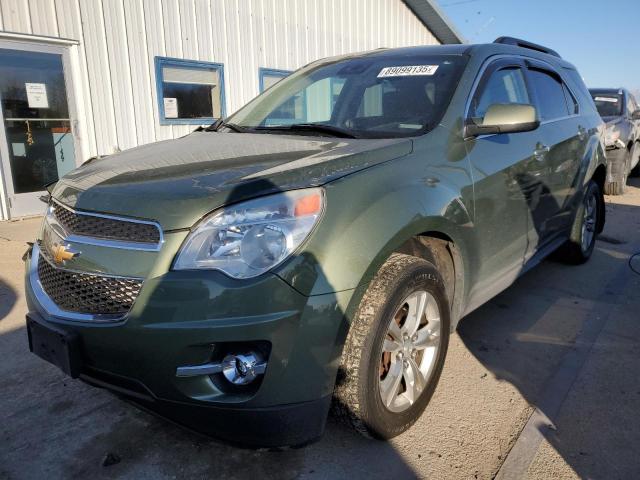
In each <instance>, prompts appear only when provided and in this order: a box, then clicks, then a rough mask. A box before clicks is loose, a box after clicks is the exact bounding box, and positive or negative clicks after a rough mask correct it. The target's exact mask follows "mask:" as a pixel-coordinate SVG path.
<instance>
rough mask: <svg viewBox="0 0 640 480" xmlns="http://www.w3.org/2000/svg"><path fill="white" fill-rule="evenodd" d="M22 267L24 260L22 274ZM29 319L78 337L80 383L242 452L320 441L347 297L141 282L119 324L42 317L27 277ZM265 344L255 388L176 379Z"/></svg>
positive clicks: (223, 281) (275, 287) (270, 286)
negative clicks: (183, 371) (191, 368)
mask: <svg viewBox="0 0 640 480" xmlns="http://www.w3.org/2000/svg"><path fill="white" fill-rule="evenodd" d="M31 261H32V258H30V257H28V258H27V271H29V270H30V268H29V267H30V262H31ZM26 294H27V303H28V306H29V311H30V314H29V315H30V316H31V317H32V318H36V319H37V321H39V322H41V323H43V324H45V325H47V324H50V325H55V327H56V328H58V329H61V330H63V331H66V332H69V333H71V334H73V335H76V336H78V337H79V338H80V345H81V347H80V350H81V356H82V369H81V372H80V378H81V379H82V380H84V381H86V382H88V383H91V384H94V385H96V386H100V387H105V388H109V389H111V390H113V391H115V392H117V393H119V394H121V395H124V396H126V397H128V398H130V399H132V400H133V401H135V402H136V403H138V404H140V405H141V406H143V407H144V408H146V409H149V410H152V411H155V412H157V413H159V414H161V415H163V416H166V417H169V418H170V419H172V420H175V421H177V422H179V423H183V424H185V425H187V426H189V427H191V428H194V429H196V430H199V431H201V432H204V433H207V434H209V435H213V436H216V437H219V438H222V439H225V440H227V441H230V442H234V443H242V444H245V445H250V446H284V445H299V444H304V443H307V442H309V441H312V440H314V439H315V438H317V437H319V436H320V435H321V434H322V431H323V429H324V424H325V420H326V415H327V412H328V408H329V404H330V399H331V394H332V391H333V387H334V382H335V378H336V373H337V369H338V366H339V362H340V355H341V351H342V344H343V341H344V338H345V336H346V331H347V328H348V326H347V324H346V321H345V316H344V313H343V312H344V309H345V306H346V305H347V304H348V303H349V301H350V299H351V295H352V291H346V292H339V293H333V294H327V295H318V296H312V297H306V296H304V295H302V294H300V293H298V292H297V291H296V290H294V289H293V288H291V287H290V286H289V285H288V284H287V283H285V282H284V281H283V280H281V279H280V278H279V277H277V276H275V275H264V276H262V277H260V278H258V279H255V280H252V281H237V280H232V279H230V278H228V277H226V276H224V275H223V274H221V273H219V272H198V271H193V272H186V271H184V272H173V271H172V272H167V273H165V274H163V275H160V276H158V277H154V278H148V279H146V280H145V282H144V286H143V288H142V291H141V292H140V295H139V297H138V298H137V300H136V302H135V304H134V306H133V308H132V309H131V311H130V312H129V314H128V315H127V316H126V317H125V318H124V319H123V320H121V321H117V322H110V323H95V322H93V323H92V322H86V321H77V320H75V321H74V320H67V319H64V318H59V317H55V316H53V315H51V314H50V313H49V312H48V311H47V310H45V308H44V307H43V305H42V304H41V303H40V302H38V300H37V299H36V296H35V294H34V289H33V288H32V285H31V280H30V278H29V276H28V275H27V277H26ZM256 343H260V344H262V345H268V346H269V348H268V366H267V369H266V372H265V374H264V377H263V378H262V379H261V381H260V382H259V384H257V385H253V386H251V385H250V387H251V388H248V389H238V388H228V387H229V386H228V385H224V382H221V380H220V378H214V377H210V376H207V375H202V376H197V377H186V378H185V377H177V376H176V369H177V368H178V367H180V366H185V365H199V364H205V363H208V362H210V361H211V360H212V357H214V356H215V355H218V354H219V351H220V350H221V349H223V350H224V349H227V350H228V349H233V348H236V347H237V348H240V349H242V348H244V347H246V346H247V345H255V344H256Z"/></svg>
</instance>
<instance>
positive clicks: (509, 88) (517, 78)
mask: <svg viewBox="0 0 640 480" xmlns="http://www.w3.org/2000/svg"><path fill="white" fill-rule="evenodd" d="M508 103H521V104H529V103H531V102H530V100H529V93H528V92H527V86H526V83H525V81H524V74H523V73H522V69H521V68H519V67H509V68H503V69H502V70H498V71H496V72H493V73H492V74H491V76H490V77H489V79H488V80H487V82H486V83H485V85H484V87H482V88H481V90H480V92H479V93H476V95H475V96H474V99H473V101H472V108H471V112H470V113H471V117H472V118H473V119H476V120H480V119H482V118H484V116H485V114H486V113H487V109H488V108H489V107H490V106H491V105H494V104H508Z"/></svg>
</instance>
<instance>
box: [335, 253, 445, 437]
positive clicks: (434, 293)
mask: <svg viewBox="0 0 640 480" xmlns="http://www.w3.org/2000/svg"><path fill="white" fill-rule="evenodd" d="M449 328H450V321H449V304H448V301H447V296H446V294H445V288H444V283H443V280H442V277H441V276H440V274H439V273H438V271H437V270H436V268H435V267H434V266H433V265H432V264H431V263H429V262H427V261H425V260H422V259H420V258H417V257H413V256H410V255H402V254H394V255H392V256H391V257H390V258H389V260H387V262H385V264H384V265H383V266H382V268H381V269H380V271H379V272H378V274H377V275H376V277H375V278H374V280H373V281H372V282H371V284H370V285H369V288H368V289H367V291H366V293H365V295H364V296H363V298H362V301H361V303H360V306H359V308H358V311H357V313H356V316H355V318H354V320H353V323H352V325H351V329H350V331H349V335H348V337H347V341H346V343H345V346H344V351H343V355H342V369H343V370H342V371H343V378H339V379H338V382H337V384H336V390H335V394H334V405H333V410H334V413H335V414H336V416H337V417H338V418H340V419H342V420H343V421H345V422H346V423H348V424H350V425H351V426H352V427H354V428H355V429H356V430H357V431H359V432H360V433H362V434H364V435H365V436H370V437H374V438H381V439H387V438H391V437H394V436H396V435H398V434H400V433H402V432H404V431H405V430H407V429H408V428H409V427H410V426H411V425H413V423H414V422H415V421H416V420H417V419H418V418H419V417H420V415H421V414H422V412H423V411H424V409H425V407H426V406H427V403H428V402H429V400H430V399H431V396H432V395H433V392H434V391H435V388H436V385H437V383H438V380H439V378H440V374H441V372H442V367H443V365H444V359H445V356H446V353H447V346H448V343H449Z"/></svg>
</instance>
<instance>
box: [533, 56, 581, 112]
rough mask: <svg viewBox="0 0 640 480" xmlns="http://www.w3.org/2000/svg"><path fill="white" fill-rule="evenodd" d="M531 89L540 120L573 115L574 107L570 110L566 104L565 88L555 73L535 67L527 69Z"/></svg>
mask: <svg viewBox="0 0 640 480" xmlns="http://www.w3.org/2000/svg"><path fill="white" fill-rule="evenodd" d="M529 78H530V79H531V85H532V87H531V88H532V89H533V91H534V92H535V97H536V101H537V106H538V116H539V117H540V120H541V121H543V122H544V121H549V120H555V119H558V118H562V117H566V116H567V115H573V114H574V113H575V112H574V111H573V110H574V108H575V107H573V106H572V108H571V111H570V109H569V107H568V106H567V99H566V97H565V88H566V87H564V86H563V83H562V80H561V79H560V77H559V76H558V75H557V74H554V73H552V72H549V71H546V70H539V69H537V68H531V69H529Z"/></svg>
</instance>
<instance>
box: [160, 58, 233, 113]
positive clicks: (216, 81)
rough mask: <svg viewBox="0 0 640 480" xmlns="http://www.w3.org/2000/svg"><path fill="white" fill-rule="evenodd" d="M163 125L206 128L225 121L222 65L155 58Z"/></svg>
mask: <svg viewBox="0 0 640 480" xmlns="http://www.w3.org/2000/svg"><path fill="white" fill-rule="evenodd" d="M156 84H157V89H158V110H159V112H160V123H161V124H162V125H171V124H206V123H212V122H213V121H215V120H216V119H218V118H221V117H224V115H225V108H224V69H223V66H222V65H221V64H219V63H210V62H198V61H192V60H181V59H178V58H165V57H156Z"/></svg>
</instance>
